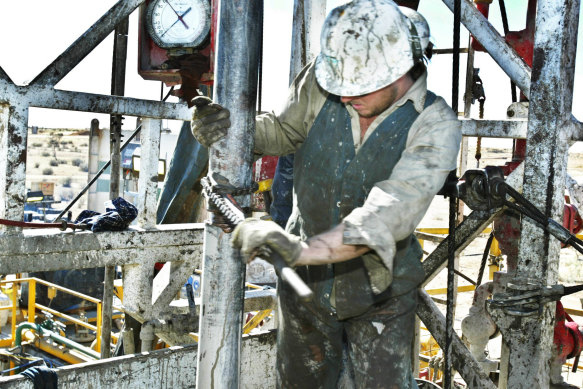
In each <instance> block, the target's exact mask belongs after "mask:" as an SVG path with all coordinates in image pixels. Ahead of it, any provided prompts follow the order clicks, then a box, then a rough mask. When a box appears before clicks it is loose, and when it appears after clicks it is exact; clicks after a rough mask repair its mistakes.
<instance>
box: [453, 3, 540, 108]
mask: <svg viewBox="0 0 583 389" xmlns="http://www.w3.org/2000/svg"><path fill="white" fill-rule="evenodd" d="M443 2H444V3H445V5H447V7H448V8H449V9H450V10H451V11H452V12H453V8H454V0H443ZM461 6H462V7H461V8H462V9H461V21H462V23H463V25H464V26H465V27H466V28H467V29H468V30H469V31H470V33H471V34H472V35H473V36H475V37H476V39H478V40H479V41H480V43H481V44H482V46H484V48H485V49H486V51H487V52H488V54H490V56H492V58H493V59H494V61H496V63H498V65H500V67H501V68H502V69H503V70H504V71H505V72H506V74H508V76H509V77H510V79H511V80H512V81H514V82H515V83H516V85H517V86H518V87H519V88H520V90H521V91H522V93H524V95H525V96H526V97H529V95H530V68H529V67H528V65H527V64H526V63H525V62H524V60H523V59H522V58H520V56H519V55H518V54H516V52H515V51H514V50H513V49H512V48H511V47H510V46H508V44H507V43H506V42H505V41H504V38H502V37H501V36H500V34H499V33H498V31H496V29H495V28H494V27H493V26H492V25H491V24H490V22H488V19H486V18H485V17H484V15H482V14H481V13H480V12H479V11H478V10H477V9H476V7H474V5H473V4H472V2H471V1H470V0H462V2H461Z"/></svg>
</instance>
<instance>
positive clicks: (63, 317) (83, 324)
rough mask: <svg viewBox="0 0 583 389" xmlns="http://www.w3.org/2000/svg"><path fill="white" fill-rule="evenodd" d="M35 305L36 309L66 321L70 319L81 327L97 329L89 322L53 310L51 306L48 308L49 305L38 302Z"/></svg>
mask: <svg viewBox="0 0 583 389" xmlns="http://www.w3.org/2000/svg"><path fill="white" fill-rule="evenodd" d="M36 307H37V308H38V309H40V310H41V311H47V312H48V313H50V314H51V315H53V316H56V317H60V318H61V319H65V320H67V321H70V322H71V323H73V324H77V325H80V326H82V327H85V328H89V329H90V330H91V331H97V327H96V326H94V325H91V324H89V323H86V322H84V321H81V320H79V319H76V318H74V317H73V316H69V315H67V314H65V313H61V312H59V311H55V310H54V309H51V308H49V307H47V306H45V305H41V304H38V303H37V304H36Z"/></svg>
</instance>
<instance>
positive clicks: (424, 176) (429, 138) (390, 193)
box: [343, 97, 461, 269]
mask: <svg viewBox="0 0 583 389" xmlns="http://www.w3.org/2000/svg"><path fill="white" fill-rule="evenodd" d="M460 126H461V124H460V122H459V121H458V120H457V118H456V116H455V114H454V113H453V111H452V110H451V109H450V108H449V107H448V106H447V104H446V103H445V101H444V100H443V99H442V98H441V97H438V98H437V99H436V101H435V102H434V103H433V104H432V105H431V106H429V107H428V108H427V109H425V110H424V111H423V112H422V113H421V114H420V115H419V117H418V118H417V120H416V121H415V122H414V123H413V125H412V126H411V130H410V132H409V135H408V138H407V145H406V148H405V150H404V151H403V154H402V155H401V159H400V160H399V162H398V163H397V165H396V166H395V168H394V169H393V172H392V174H391V176H390V177H389V179H388V180H386V181H380V182H378V183H376V184H375V186H374V187H373V188H372V190H371V191H370V193H369V195H368V197H367V199H366V201H365V202H364V204H363V206H362V207H359V208H355V209H354V210H353V211H352V212H351V213H350V214H349V215H348V216H346V218H345V219H344V220H343V224H344V235H343V243H344V244H358V245H366V246H369V247H370V248H371V249H373V250H375V251H376V252H377V253H378V254H379V256H380V257H381V259H382V261H383V263H384V264H385V266H387V267H388V268H389V269H392V266H388V265H389V264H392V260H393V257H394V255H395V250H396V248H395V242H398V241H400V240H402V239H405V238H406V237H407V236H409V235H410V234H411V233H413V231H414V230H415V228H416V227H417V225H418V224H419V222H420V221H421V219H422V218H423V216H424V215H425V212H427V209H428V208H429V205H430V204H431V201H432V200H433V197H434V196H435V194H436V193H437V192H438V191H439V189H441V187H442V186H443V184H444V182H445V179H446V177H447V175H448V173H449V172H450V171H451V170H453V169H455V167H456V159H457V155H458V151H459V147H460V141H461V131H460Z"/></svg>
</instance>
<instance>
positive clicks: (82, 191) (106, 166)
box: [55, 87, 174, 221]
mask: <svg viewBox="0 0 583 389" xmlns="http://www.w3.org/2000/svg"><path fill="white" fill-rule="evenodd" d="M173 90H174V87H171V88H170V91H168V93H167V94H166V96H165V97H164V98H163V99H162V101H166V100H167V99H168V97H170V93H171V92H172V91H173ZM160 92H162V91H160ZM141 129H142V125H141V124H140V125H138V126H137V127H136V129H135V130H134V132H132V134H131V135H130V137H129V138H128V139H127V140H126V141H125V142H124V143H123V144H122V145H121V147H120V149H119V152H120V153H121V152H122V151H123V150H124V149H125V148H126V146H127V145H129V144H130V142H131V141H132V140H134V138H135V137H136V135H138V134H139V133H140V130H141ZM109 165H111V158H110V159H109V161H107V163H106V164H105V165H104V166H103V167H102V168H101V169H100V170H99V171H98V172H97V174H95V177H93V178H92V179H91V181H89V183H87V185H85V187H84V188H83V189H81V192H79V194H77V196H75V198H74V199H73V200H71V202H70V203H69V205H67V207H66V208H65V209H64V210H63V211H62V212H61V213H59V215H58V216H57V218H56V219H55V221H59V220H60V219H61V218H62V217H63V215H65V214H66V213H67V212H68V211H69V210H70V209H71V208H72V207H73V205H75V203H76V202H77V201H79V199H80V198H81V196H83V195H84V194H85V192H87V190H88V189H89V188H90V187H91V185H93V184H94V183H95V181H97V179H98V178H99V177H100V176H101V175H102V174H103V172H104V171H105V170H107V168H108V167H109Z"/></svg>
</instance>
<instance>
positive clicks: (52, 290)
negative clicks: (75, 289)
mask: <svg viewBox="0 0 583 389" xmlns="http://www.w3.org/2000/svg"><path fill="white" fill-rule="evenodd" d="M47 297H48V299H49V300H52V299H54V298H55V297H57V288H55V287H54V286H49V287H48V291H47Z"/></svg>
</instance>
